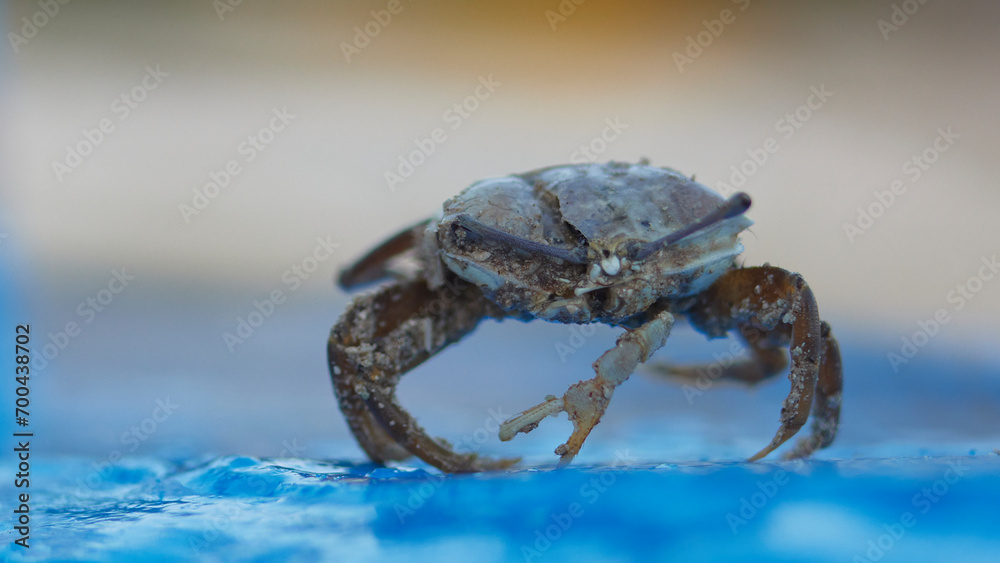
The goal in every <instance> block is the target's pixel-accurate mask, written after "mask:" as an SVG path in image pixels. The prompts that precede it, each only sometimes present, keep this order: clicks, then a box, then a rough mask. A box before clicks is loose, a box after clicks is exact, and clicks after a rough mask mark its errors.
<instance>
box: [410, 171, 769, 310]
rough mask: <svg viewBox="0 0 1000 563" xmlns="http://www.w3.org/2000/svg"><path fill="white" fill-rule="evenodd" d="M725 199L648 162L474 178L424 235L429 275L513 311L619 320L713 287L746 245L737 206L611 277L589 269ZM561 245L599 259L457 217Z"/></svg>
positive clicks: (746, 221)
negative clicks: (461, 222) (495, 236)
mask: <svg viewBox="0 0 1000 563" xmlns="http://www.w3.org/2000/svg"><path fill="white" fill-rule="evenodd" d="M722 203H723V198H722V197H721V196H720V195H718V194H716V193H715V192H713V191H711V190H710V189H708V188H707V187H705V186H703V185H702V184H699V183H697V182H695V181H693V180H691V179H690V178H688V177H686V176H684V175H682V174H680V173H678V172H676V171H674V170H670V169H667V168H659V167H654V166H649V165H645V164H628V163H615V162H611V163H607V164H581V165H565V166H554V167H550V168H543V169H540V170H535V171H532V172H528V173H525V174H518V175H511V176H504V177H499V178H490V179H486V180H482V181H479V182H477V183H475V184H473V185H472V186H470V187H469V188H467V189H466V190H464V191H463V192H461V193H460V194H458V195H457V196H455V197H453V198H451V199H449V200H448V201H446V202H445V203H444V206H443V213H442V215H441V218H440V220H438V221H436V222H435V221H432V222H431V224H430V226H429V227H428V229H427V231H426V233H425V236H424V241H423V244H422V253H423V258H424V260H423V261H424V264H425V265H426V270H427V271H426V272H425V276H426V277H427V278H428V280H429V282H430V283H431V285H440V284H441V283H443V279H444V272H443V270H441V269H440V268H441V266H442V265H443V266H444V267H447V268H448V269H449V270H451V271H452V272H454V273H455V274H457V275H458V276H459V277H461V278H463V279H465V280H467V281H469V282H472V283H474V284H476V285H478V286H479V287H480V288H481V289H482V290H483V291H484V292H485V294H486V295H487V297H489V298H490V299H492V300H493V301H495V302H496V303H497V304H499V305H500V306H501V307H504V308H505V309H506V310H508V311H520V312H526V313H528V314H530V315H532V316H535V317H538V318H543V319H547V320H553V321H559V322H573V323H585V322H592V321H602V322H619V321H621V320H623V319H626V318H628V317H630V316H632V315H635V314H637V313H640V312H642V311H644V310H645V309H647V308H648V307H649V306H650V305H651V304H652V303H653V302H654V301H656V300H657V299H660V298H671V299H674V298H683V297H686V296H690V295H694V294H696V293H699V292H700V291H702V290H704V289H705V288H707V287H708V286H709V285H710V284H711V283H712V282H713V281H715V279H717V278H718V277H719V276H720V275H722V273H724V272H725V271H726V270H727V269H729V268H731V267H733V263H734V260H735V257H736V256H737V255H739V254H740V253H741V252H742V251H743V246H742V244H740V242H739V240H738V235H739V233H740V232H741V231H742V230H744V229H746V228H747V227H748V226H750V225H751V224H752V222H751V221H750V220H749V219H747V218H745V217H744V216H742V215H739V216H736V217H732V218H730V219H727V220H725V221H722V222H720V223H717V224H715V225H713V226H712V227H709V228H706V229H703V230H702V231H698V232H696V233H695V234H692V235H690V236H688V237H685V238H684V239H683V240H682V241H680V242H678V243H675V244H673V245H670V246H667V247H665V248H664V249H663V250H661V251H658V252H656V253H654V254H653V255H651V256H650V257H648V258H647V259H645V260H643V261H641V262H637V263H628V262H625V263H624V264H625V267H624V268H623V271H622V272H620V273H618V275H616V276H607V275H603V274H604V273H603V272H602V273H601V274H602V275H599V276H597V277H596V279H595V276H594V275H593V274H592V273H591V272H593V271H594V270H593V269H594V264H596V263H597V261H599V258H600V256H601V255H604V256H607V255H608V253H615V252H617V253H618V254H623V252H624V251H623V250H622V249H626V248H629V247H630V246H631V247H634V246H636V245H641V244H644V243H649V242H652V241H655V240H658V239H660V238H662V237H664V236H666V235H668V234H670V233H672V232H675V231H677V230H679V229H681V228H683V227H685V226H686V225H689V224H691V223H692V222H693V221H695V220H697V219H699V218H701V217H703V216H705V215H706V214H708V213H709V212H711V211H713V210H714V209H716V208H717V207H718V206H719V205H720V204H722ZM463 214H465V215H468V216H470V217H472V218H474V219H475V220H477V221H479V222H480V223H482V224H484V225H486V226H488V227H492V228H495V229H498V230H501V231H504V232H506V233H508V234H510V235H513V236H516V237H520V238H523V239H526V240H529V241H533V242H537V243H542V244H546V245H550V246H554V247H560V248H565V249H573V248H575V247H579V246H584V247H585V248H589V254H590V255H591V256H592V257H594V258H595V259H594V260H591V262H592V263H588V264H575V263H571V262H568V261H564V260H560V259H558V258H554V257H550V256H545V255H538V254H537V253H535V254H532V253H528V252H525V251H523V250H520V249H516V248H511V247H510V246H509V245H504V244H498V243H496V242H495V241H490V240H486V239H485V238H484V237H480V236H476V235H474V234H473V233H471V232H469V231H468V230H466V229H463V228H461V227H460V226H458V225H456V224H455V220H456V218H457V217H458V216H459V215H463Z"/></svg>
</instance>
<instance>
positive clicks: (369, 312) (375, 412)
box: [327, 280, 517, 473]
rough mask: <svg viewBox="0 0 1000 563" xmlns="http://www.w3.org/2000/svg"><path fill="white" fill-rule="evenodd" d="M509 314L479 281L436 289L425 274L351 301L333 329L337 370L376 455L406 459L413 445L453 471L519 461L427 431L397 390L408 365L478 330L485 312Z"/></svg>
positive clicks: (356, 426) (346, 400)
mask: <svg viewBox="0 0 1000 563" xmlns="http://www.w3.org/2000/svg"><path fill="white" fill-rule="evenodd" d="M456 283H458V282H457V280H456ZM504 316H506V315H505V313H504V312H503V311H502V310H500V309H499V308H498V307H497V306H496V305H494V304H493V303H492V302H490V301H488V300H487V299H486V298H485V297H484V296H483V295H482V293H481V292H480V291H479V290H478V289H477V288H476V287H474V286H471V285H468V284H462V285H461V286H459V285H455V284H452V285H446V286H444V287H442V288H440V289H438V290H431V289H429V288H428V287H427V285H426V283H425V282H424V281H422V280H415V281H408V282H397V283H394V284H391V285H388V286H386V287H383V288H381V289H379V290H378V291H376V292H375V293H372V294H369V295H363V296H361V297H359V298H357V299H355V300H354V301H353V302H352V303H351V305H350V306H349V307H348V309H347V311H346V312H345V313H344V315H343V316H342V317H341V318H340V320H339V321H338V322H337V324H336V325H335V326H334V327H333V331H332V332H331V334H330V340H329V346H328V348H327V351H328V357H329V362H330V373H331V375H332V377H333V384H334V391H335V393H336V395H337V399H338V401H339V403H340V408H341V410H342V411H343V413H344V416H345V418H346V419H347V422H348V425H349V426H350V428H351V431H352V432H353V433H354V437H355V438H356V439H357V441H358V443H359V444H360V445H361V448H362V449H364V450H365V453H367V454H368V456H369V457H370V458H371V459H372V460H373V461H375V462H376V463H384V462H386V461H390V460H398V459H403V458H405V457H406V452H408V453H410V454H413V455H416V456H417V457H419V458H420V459H422V460H424V461H426V462H427V463H429V464H431V465H433V466H434V467H437V468H438V469H440V470H442V471H445V472H448V473H462V472H473V471H484V470H487V469H498V468H503V467H508V466H510V465H512V464H514V463H516V462H517V460H516V459H500V460H492V459H488V458H482V457H478V456H477V455H476V454H473V453H470V454H458V453H456V452H454V451H452V449H451V448H450V447H448V445H446V444H445V443H442V442H441V441H439V440H435V439H434V438H431V437H430V436H428V435H427V433H426V432H425V431H424V429H423V428H421V427H420V425H419V424H418V423H417V422H416V420H415V419H414V418H413V417H412V416H410V414H409V413H407V412H406V410H404V409H403V408H402V407H401V406H400V405H399V403H398V401H397V400H396V393H395V389H396V385H397V384H398V383H399V379H400V378H401V377H402V376H403V375H404V374H405V373H406V372H408V371H409V370H411V369H413V368H414V367H416V366H417V365H419V364H420V363H422V362H423V361H424V360H426V359H428V358H430V357H431V356H433V355H434V354H436V353H438V352H440V351H441V350H442V349H443V348H445V347H446V346H447V345H448V344H451V343H453V342H455V341H457V340H459V339H460V338H462V337H463V336H465V335H466V334H468V333H469V332H471V331H472V330H473V329H474V328H475V327H476V325H477V324H479V321H481V320H482V319H484V318H486V317H494V318H497V319H500V318H503V317H504Z"/></svg>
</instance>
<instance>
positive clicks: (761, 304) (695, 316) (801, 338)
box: [687, 266, 841, 461]
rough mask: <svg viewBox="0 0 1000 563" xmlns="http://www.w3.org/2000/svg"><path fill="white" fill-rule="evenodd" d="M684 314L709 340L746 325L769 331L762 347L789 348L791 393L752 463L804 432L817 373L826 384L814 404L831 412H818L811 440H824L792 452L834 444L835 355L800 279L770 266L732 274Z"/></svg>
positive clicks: (837, 386)
mask: <svg viewBox="0 0 1000 563" xmlns="http://www.w3.org/2000/svg"><path fill="white" fill-rule="evenodd" d="M687 315H688V317H689V318H690V320H691V323H692V324H693V325H694V326H695V327H697V328H699V329H700V330H702V331H703V332H705V333H706V334H708V335H709V336H713V337H718V336H724V335H725V333H726V332H727V331H728V330H731V329H734V328H737V327H739V326H742V325H748V324H749V325H752V326H754V327H758V328H760V329H763V330H765V331H766V332H767V339H765V340H762V342H763V343H764V345H766V344H768V343H770V344H773V345H784V344H785V343H787V344H788V346H789V347H790V355H791V365H792V368H791V371H790V372H789V374H788V379H789V381H790V382H791V390H790V392H789V394H788V397H786V398H785V402H784V404H783V405H782V409H781V418H780V426H779V428H778V431H777V432H776V433H775V435H774V438H773V439H772V440H771V443H770V444H768V445H767V446H766V447H765V448H764V449H762V450H761V451H759V452H757V454H755V455H753V456H752V457H751V458H750V461H756V460H758V459H760V458H762V457H764V456H766V455H767V454H769V453H771V452H772V451H773V450H774V449H775V448H777V447H778V446H780V445H781V444H783V443H784V442H785V441H787V440H788V439H789V438H791V437H792V436H794V435H795V434H796V433H797V432H798V431H799V429H801V428H802V426H803V425H804V424H805V422H806V421H807V420H808V419H809V413H810V409H811V407H812V405H813V396H814V394H816V393H817V379H818V378H819V377H820V373H821V371H822V374H823V378H824V379H823V382H822V383H821V384H820V386H819V387H820V388H819V390H818V394H819V397H818V399H821V400H822V401H823V402H825V403H829V407H828V408H825V409H824V408H823V407H821V411H822V412H820V414H821V416H822V418H823V419H825V421H826V422H824V423H823V424H824V425H826V427H825V428H821V429H817V428H814V436H815V433H816V432H817V431H819V432H822V433H825V434H827V435H828V437H823V436H819V437H817V438H816V439H815V440H813V442H814V443H815V444H816V445H815V446H812V447H809V446H803V448H802V449H801V452H800V450H799V448H796V450H795V451H794V452H793V454H798V453H801V455H807V453H809V452H811V451H813V450H815V449H818V448H819V447H824V446H821V445H819V444H824V443H825V444H827V445H828V444H829V443H830V442H831V441H832V440H833V435H835V430H831V429H830V428H829V426H830V425H832V426H833V427H834V428H835V427H836V424H837V422H838V418H839V397H840V392H839V389H840V380H841V373H840V361H839V353H835V352H836V350H837V348H836V341H834V340H833V337H832V336H829V331H827V332H826V335H827V336H829V338H826V337H824V334H823V331H822V326H821V322H820V319H819V312H818V308H817V306H816V299H815V298H814V297H813V294H812V290H810V289H809V286H808V285H807V284H806V283H805V281H804V280H803V279H802V277H801V276H799V275H798V274H793V273H791V272H788V271H786V270H783V269H781V268H776V267H773V266H762V267H757V268H742V269H736V270H731V271H729V272H727V273H726V274H724V275H723V276H722V277H721V278H719V279H718V280H716V282H715V283H714V284H712V286H711V287H710V288H709V289H708V290H706V291H705V292H703V293H702V294H700V295H699V296H698V298H697V301H696V303H695V305H694V306H693V307H692V308H691V309H689V310H688V311H687ZM824 356H825V358H824ZM824 359H825V360H826V361H825V362H824V361H823V360H824ZM821 364H823V368H822V370H821ZM765 371H766V369H765ZM834 403H835V404H834ZM834 407H836V408H834ZM819 420H820V418H819V417H818V418H817V421H819Z"/></svg>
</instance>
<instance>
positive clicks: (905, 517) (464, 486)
mask: <svg viewBox="0 0 1000 563" xmlns="http://www.w3.org/2000/svg"><path fill="white" fill-rule="evenodd" d="M36 471H37V474H38V475H39V478H40V479H44V480H47V481H48V482H49V483H50V487H48V488H47V490H46V491H45V492H44V493H43V494H42V495H40V496H39V498H38V499H37V501H36V502H37V503H38V505H39V506H44V507H45V509H44V512H43V514H41V515H40V516H39V517H38V522H37V524H36V527H35V532H34V534H33V537H32V544H33V547H32V551H31V553H32V556H34V557H37V558H39V559H45V560H52V561H55V560H73V561H187V560H201V561H217V560H218V561H231V560H239V561H261V560H275V561H318V560H325V561H472V560H476V561H568V560H575V561H579V560H585V561H590V560H621V561H627V560H637V559H640V558H642V559H646V558H649V560H664V561H666V560H683V561H718V560H723V559H730V558H747V557H751V558H755V559H757V558H759V559H767V560H773V561H852V560H853V561H856V560H858V559H855V557H860V558H862V559H861V560H879V559H882V558H883V557H884V558H885V560H886V561H974V560H981V561H988V560H995V559H991V555H992V556H994V557H995V555H996V554H997V553H1000V539H998V538H997V524H998V522H997V512H996V507H997V506H1000V458H998V457H997V456H995V455H979V456H966V457H947V458H944V457H943V458H900V459H895V460H845V461H813V462H808V463H795V462H781V463H760V464H756V465H749V464H743V463H693V464H680V465H674V464H671V465H659V466H629V467H627V468H626V467H615V466H605V467H588V468H572V469H568V470H563V471H555V470H519V471H514V472H510V473H505V474H495V475H486V476H482V475H479V476H476V475H474V476H459V477H447V478H445V477H442V476H439V475H434V474H431V473H428V472H425V471H423V470H400V469H386V468H375V467H373V466H371V465H352V464H346V463H320V462H311V461H305V460H297V459H272V460H260V459H254V458H246V457H223V458H216V459H213V460H210V461H207V462H205V463H202V464H198V465H195V466H193V467H188V466H176V465H174V464H172V463H167V462H164V461H161V460H157V459H153V458H142V459H136V460H132V461H130V462H129V463H128V464H127V465H124V466H122V467H117V468H115V469H114V470H113V471H109V472H108V474H106V475H104V479H103V482H102V483H101V484H100V485H99V486H97V487H95V488H93V489H89V488H86V487H82V486H81V481H80V480H78V479H79V478H78V477H77V476H80V475H87V474H90V473H92V472H93V466H92V464H91V463H89V462H88V461H86V460H79V459H63V460H60V461H58V462H52V461H47V462H45V463H44V464H40V465H39V466H37V469H36ZM8 493H9V491H8V490H4V494H5V495H6V494H8ZM9 538H10V534H7V533H5V534H4V539H5V540H8V539H9ZM22 553H23V551H21V550H18V549H13V548H11V547H7V548H6V549H5V551H4V552H3V554H4V556H5V557H6V558H7V559H8V560H11V561H21V560H28V559H27V558H24V557H22Z"/></svg>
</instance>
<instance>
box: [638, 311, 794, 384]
mask: <svg viewBox="0 0 1000 563" xmlns="http://www.w3.org/2000/svg"><path fill="white" fill-rule="evenodd" d="M740 339H741V340H742V341H743V342H744V343H745V344H746V347H747V350H749V353H750V357H749V358H741V359H737V360H734V361H732V363H729V364H727V365H720V364H718V363H716V364H705V365H694V366H678V365H674V364H671V363H668V362H657V363H655V364H652V365H650V366H649V367H648V369H647V371H649V372H651V373H655V374H656V375H660V376H663V377H667V378H671V379H679V380H681V381H684V382H687V383H690V384H694V383H696V382H698V381H699V379H704V378H705V377H710V378H711V379H718V380H730V381H738V382H740V383H745V384H747V385H755V384H757V383H760V382H761V381H763V380H765V379H768V378H771V377H774V376H776V375H778V374H780V373H781V372H783V371H785V368H786V367H788V353H787V352H785V350H784V349H783V348H782V346H787V344H788V343H787V341H786V342H784V343H781V342H780V341H776V340H774V339H772V338H767V337H766V333H765V332H764V331H762V330H760V329H758V328H756V327H753V326H751V325H748V324H747V325H743V326H741V327H740ZM713 368H715V369H718V370H719V371H718V373H716V374H713V373H712V369H713Z"/></svg>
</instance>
